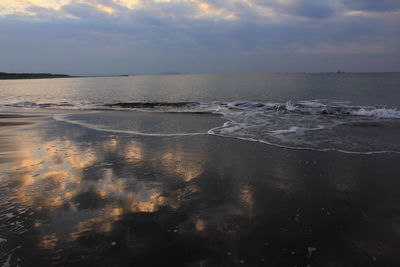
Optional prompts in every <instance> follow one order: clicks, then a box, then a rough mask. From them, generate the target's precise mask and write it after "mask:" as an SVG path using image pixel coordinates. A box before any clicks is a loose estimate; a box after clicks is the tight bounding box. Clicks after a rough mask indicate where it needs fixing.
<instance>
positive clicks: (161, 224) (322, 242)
mask: <svg viewBox="0 0 400 267" xmlns="http://www.w3.org/2000/svg"><path fill="white" fill-rule="evenodd" d="M199 116H200V115H199ZM0 121H1V123H3V124H2V125H3V126H2V127H0V149H1V152H2V154H1V156H0V158H1V160H0V266H1V265H3V264H9V265H10V266H59V265H61V266H299V267H300V266H398V265H399V264H400V254H399V253H398V252H399V251H400V238H399V237H400V194H399V188H400V179H399V177H400V169H399V168H398V163H399V162H400V155H399V154H375V155H357V154H344V153H339V152H315V151H305V150H289V149H281V148H277V147H271V146H268V145H261V144H258V143H252V142H246V141H241V140H235V139H229V138H221V137H216V136H209V135H202V136H183V137H145V136H140V137H139V136H134V135H128V134H110V133H109V132H101V131H96V130H91V129H87V128H84V127H81V126H79V125H72V124H68V123H65V122H57V121H54V120H53V119H52V118H50V117H49V118H46V117H41V118H26V117H24V118H16V117H12V116H9V117H8V118H7V117H6V116H2V117H1V119H0ZM39 121H40V123H33V122H39ZM29 122H32V124H26V123H29ZM18 123H22V124H18ZM16 124H18V125H16ZM3 266H7V265H3Z"/></svg>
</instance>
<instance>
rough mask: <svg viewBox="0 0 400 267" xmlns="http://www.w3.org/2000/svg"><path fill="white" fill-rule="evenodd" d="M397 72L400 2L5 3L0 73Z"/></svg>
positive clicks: (0, 11) (0, 10)
mask: <svg viewBox="0 0 400 267" xmlns="http://www.w3.org/2000/svg"><path fill="white" fill-rule="evenodd" d="M337 69H341V70H343V71H400V0H1V1H0V71H5V72H57V73H68V74H75V75H101V74H152V73H160V72H168V71H177V72H181V73H238V72H245V73H248V72H320V71H336V70H337Z"/></svg>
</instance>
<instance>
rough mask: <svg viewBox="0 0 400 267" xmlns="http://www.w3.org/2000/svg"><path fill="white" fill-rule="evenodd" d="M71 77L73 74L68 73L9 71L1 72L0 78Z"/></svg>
mask: <svg viewBox="0 0 400 267" xmlns="http://www.w3.org/2000/svg"><path fill="white" fill-rule="evenodd" d="M71 77H73V76H70V75H66V74H52V73H7V72H0V80H11V79H45V78H71Z"/></svg>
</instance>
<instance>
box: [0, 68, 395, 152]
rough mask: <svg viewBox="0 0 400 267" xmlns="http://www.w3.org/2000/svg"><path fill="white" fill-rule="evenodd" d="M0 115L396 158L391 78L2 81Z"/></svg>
mask: <svg viewBox="0 0 400 267" xmlns="http://www.w3.org/2000/svg"><path fill="white" fill-rule="evenodd" d="M0 111H3V112H24V113H26V112H28V113H35V114H36V113H47V114H48V113H52V115H53V117H54V119H56V120H59V121H64V122H67V123H72V124H79V125H81V126H83V127H88V128H92V129H97V130H102V131H109V132H122V133H128V134H132V135H145V136H184V135H188V136H190V135H216V136H220V137H225V138H236V139H241V140H243V141H248V142H258V143H259V144H260V145H273V146H280V147H285V148H289V149H310V150H318V151H332V150H334V151H340V152H343V153H362V154H371V153H400V138H399V133H400V73H296V74H287V73H278V74H222V75H217V74H216V75H158V76H129V77H126V76H121V77H76V78H60V79H36V80H2V81H0ZM188 122H190V123H188Z"/></svg>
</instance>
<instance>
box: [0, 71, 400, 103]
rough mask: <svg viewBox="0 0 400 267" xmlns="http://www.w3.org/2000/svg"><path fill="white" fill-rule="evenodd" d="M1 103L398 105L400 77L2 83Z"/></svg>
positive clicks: (197, 77) (154, 78)
mask: <svg viewBox="0 0 400 267" xmlns="http://www.w3.org/2000/svg"><path fill="white" fill-rule="evenodd" d="M0 99H1V103H2V104H4V103H18V102H22V101H26V102H35V103H60V102H68V103H73V104H78V103H81V102H83V103H86V102H91V103H112V102H116V101H123V102H127V101H135V102H155V101H158V102H160V101H161V102H181V101H200V102H212V101H227V102H230V101H237V100H248V101H262V102H285V101H289V100H291V101H297V100H312V99H328V100H332V101H351V102H352V103H354V104H362V105H389V106H397V105H399V104H400V103H399V102H400V73H365V74H364V73H360V74H264V75H176V76H135V77H97V78H73V79H69V78H67V79H40V80H3V81H0Z"/></svg>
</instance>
